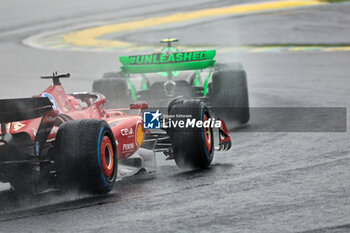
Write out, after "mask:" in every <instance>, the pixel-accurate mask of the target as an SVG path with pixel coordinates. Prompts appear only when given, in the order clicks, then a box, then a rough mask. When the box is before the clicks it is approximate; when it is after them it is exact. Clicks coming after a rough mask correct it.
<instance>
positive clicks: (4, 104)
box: [0, 74, 231, 193]
mask: <svg viewBox="0 0 350 233" xmlns="http://www.w3.org/2000/svg"><path fill="white" fill-rule="evenodd" d="M67 77H69V74H64V75H57V74H53V75H52V76H47V77H42V78H44V79H52V80H53V85H51V86H50V87H48V88H47V89H46V90H45V91H44V92H42V93H41V94H40V95H39V96H37V97H34V98H24V99H7V100H0V123H1V131H0V182H9V183H10V184H11V187H12V188H13V189H14V190H16V191H25V192H31V193H38V192H42V191H44V190H47V189H49V188H59V189H72V188H73V189H80V190H85V191H88V192H91V193H107V192H109V191H110V190H112V188H113V185H114V183H115V180H116V177H117V173H118V167H120V166H118V165H123V164H124V165H128V166H132V165H133V164H134V165H135V164H137V165H136V166H138V167H139V168H141V167H143V168H145V169H147V168H146V167H147V166H148V167H152V166H153V167H154V165H155V164H154V152H164V154H166V155H167V156H168V159H172V158H173V159H175V161H176V164H177V165H178V166H179V167H192V168H205V167H208V166H209V165H210V163H211V161H212V159H213V155H214V149H215V147H214V130H213V127H212V125H207V126H206V125H203V126H202V127H199V128H193V127H192V128H185V129H183V128H177V127H174V128H173V129H171V128H169V127H167V128H164V127H160V128H159V129H157V130H156V131H154V130H152V129H144V125H143V123H144V122H143V115H144V114H142V111H143V109H145V108H147V104H146V103H139V104H131V105H130V108H128V109H106V108H105V106H104V104H105V102H106V101H105V97H104V96H103V95H102V94H99V93H95V92H80V93H73V94H69V95H67V94H66V93H65V91H64V89H63V87H62V85H61V83H60V78H67ZM168 110H169V113H171V114H173V115H174V116H180V117H183V116H186V115H189V114H190V115H192V116H193V117H195V118H197V119H199V120H208V119H210V114H209V111H208V109H207V108H206V106H205V104H204V103H202V102H201V101H199V100H184V99H177V100H174V101H173V102H172V103H171V104H170V105H169V108H168ZM131 111H134V112H135V111H136V112H137V113H136V114H135V113H134V114H129V112H131ZM179 113H181V114H179ZM164 122H165V121H164ZM220 122H222V121H220ZM190 123H193V122H190ZM218 134H219V147H218V148H216V149H221V150H223V149H229V148H230V146H231V141H230V137H229V135H228V132H227V129H226V127H225V124H224V123H223V122H222V125H221V126H220V128H219V129H218ZM185 143H186V145H185ZM152 160H153V161H152ZM130 161H134V162H130ZM135 161H136V162H135Z"/></svg>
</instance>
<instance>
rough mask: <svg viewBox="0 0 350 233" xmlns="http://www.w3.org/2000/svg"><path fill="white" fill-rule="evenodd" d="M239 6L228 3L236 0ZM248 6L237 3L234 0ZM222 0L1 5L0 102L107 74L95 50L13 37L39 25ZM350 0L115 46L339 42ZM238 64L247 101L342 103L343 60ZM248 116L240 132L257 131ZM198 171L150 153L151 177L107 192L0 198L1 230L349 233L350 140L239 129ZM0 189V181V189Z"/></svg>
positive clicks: (158, 33)
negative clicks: (53, 78)
mask: <svg viewBox="0 0 350 233" xmlns="http://www.w3.org/2000/svg"><path fill="white" fill-rule="evenodd" d="M240 2H243V1H235V3H237V4H238V3H240ZM244 2H247V1H244ZM232 4H233V3H232V1H214V0H207V1H199V0H196V1H182V0H179V1H152V4H149V3H146V2H144V1H140V0H129V1H118V2H117V1H114V0H113V1H112V0H109V1H107V0H104V1H91V0H88V1H86V0H84V1H82V0H77V1H67V0H62V1H50V2H47V1H44V0H36V1H25V0H22V1H11V0H3V1H2V3H1V5H2V7H1V9H0V30H1V33H0V52H1V58H0V71H1V85H0V97H1V98H9V97H25V96H31V95H33V94H36V93H39V92H40V91H42V90H43V89H44V88H46V86H47V85H48V84H49V82H48V81H42V80H39V78H38V77H39V76H40V75H43V74H49V73H52V71H54V70H58V71H61V72H70V73H71V74H72V79H70V80H65V81H64V86H65V87H66V90H67V91H84V90H90V88H91V83H92V80H94V79H96V78H99V77H100V76H101V75H102V73H103V72H105V71H109V70H117V69H118V67H119V64H118V62H117V56H118V55H121V54H116V53H103V52H98V53H94V52H73V51H50V50H39V49H34V48H30V47H27V46H24V45H23V44H22V41H23V39H25V38H27V37H29V36H32V35H35V34H37V33H41V32H44V31H47V30H54V29H57V28H63V27H70V26H74V25H78V24H86V23H94V22H104V21H106V22H109V21H113V22H116V21H117V22H118V21H128V20H132V19H140V18H144V17H153V16H157V15H166V14H172V13H174V12H181V11H189V10H193V9H202V8H210V7H220V6H225V5H232ZM349 10H350V4H348V3H341V4H334V5H327V6H320V7H312V8H307V9H295V10H289V11H282V12H271V13H263V14H254V15H249V16H241V17H222V18H216V19H213V20H210V21H207V22H201V23H195V24H190V23H189V24H185V25H179V26H177V27H176V26H174V25H173V26H172V27H171V29H169V30H166V28H164V27H163V28H158V29H154V30H152V31H141V32H138V31H135V32H133V33H129V34H124V35H123V40H124V41H130V42H133V43H153V42H154V41H158V40H159V39H161V38H163V37H168V36H176V37H179V38H180V39H181V41H182V42H183V43H185V44H196V43H208V44H210V43H213V41H215V44H220V45H223V46H226V45H227V46H228V45H232V44H235V45H240V44H245V43H348V42H349V36H350V35H349V30H347V28H348V26H347V25H349V23H350V16H349V14H348V12H349ZM217 60H218V61H221V62H223V61H241V62H242V63H243V65H244V67H245V68H246V71H247V74H248V82H249V88H250V99H251V105H252V106H258V107H348V106H349V103H350V95H349V85H350V79H349V76H350V53H349V52H330V53H326V52H302V53H278V52H277V53H259V54H255V53H249V54H236V53H227V52H226V53H221V54H218V55H217ZM257 124H258V123H256V122H254V116H253V121H252V122H251V124H250V127H256V126H257ZM232 139H233V148H232V149H231V150H230V151H229V152H226V153H217V154H216V158H215V160H214V163H213V166H212V167H211V168H210V169H207V170H204V171H180V170H178V169H177V168H176V166H175V164H174V162H172V161H170V162H169V161H164V159H163V157H162V155H159V159H158V164H159V170H158V171H157V172H156V173H153V174H144V175H137V176H134V177H131V178H127V179H124V180H122V181H120V182H118V183H117V185H116V187H115V189H114V191H113V192H112V193H111V194H109V195H107V196H102V197H101V196H98V197H87V196H79V195H77V194H75V193H68V194H67V193H66V194H60V193H50V194H43V195H40V196H38V197H34V198H29V197H22V196H13V194H12V193H10V192H9V191H6V190H5V191H2V192H1V193H0V232H47V231H53V232H96V231H101V232H141V231H143V232H168V231H169V232H172V231H179V232H190V231H191V232H299V231H318V232H347V231H350V219H349V216H350V182H349V180H350V172H349V165H350V151H349V146H348V142H349V141H350V135H349V133H245V132H244V130H242V131H240V132H237V133H234V134H233V136H232ZM0 186H2V187H6V186H5V185H0Z"/></svg>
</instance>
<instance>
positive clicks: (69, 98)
mask: <svg viewBox="0 0 350 233" xmlns="http://www.w3.org/2000/svg"><path fill="white" fill-rule="evenodd" d="M40 96H42V97H48V98H49V99H50V100H51V102H52V103H53V108H54V109H55V110H54V111H51V112H48V113H46V114H45V115H44V116H43V118H35V119H30V120H25V121H20V122H12V123H9V124H8V125H7V128H8V132H9V133H11V134H17V133H23V132H25V133H27V134H29V136H30V137H31V140H32V141H33V142H34V140H35V136H36V134H37V131H38V128H39V125H40V122H41V121H50V119H51V118H53V119H55V118H56V116H57V115H58V119H60V120H61V121H62V122H64V121H67V120H79V119H101V120H105V121H106V122H107V123H108V124H109V126H110V127H111V129H112V131H113V134H114V138H115V140H116V145H117V155H118V158H119V159H124V158H127V157H129V156H131V155H132V154H133V153H135V151H136V150H137V149H138V148H139V147H140V145H141V144H142V141H143V138H144V129H143V122H142V117H141V116H140V115H129V114H126V113H125V112H124V111H123V110H125V109H119V110H118V109H108V110H107V109H105V107H104V104H105V102H106V99H105V97H104V96H103V95H101V94H98V93H75V94H72V95H67V94H66V93H65V91H64V89H63V87H62V86H61V85H52V86H50V87H49V88H47V89H46V90H45V91H44V92H42V93H41V94H40ZM77 96H87V97H91V98H86V100H85V102H82V101H78V100H79V98H78V97H77ZM76 97H77V98H76ZM57 131H58V126H54V127H53V129H52V130H51V132H50V135H49V137H48V139H47V141H48V142H49V141H53V140H54V139H55V137H56V133H57Z"/></svg>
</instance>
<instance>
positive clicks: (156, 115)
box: [143, 109, 162, 129]
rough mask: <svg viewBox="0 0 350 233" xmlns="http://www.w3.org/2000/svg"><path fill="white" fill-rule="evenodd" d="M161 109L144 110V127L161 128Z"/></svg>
mask: <svg viewBox="0 0 350 233" xmlns="http://www.w3.org/2000/svg"><path fill="white" fill-rule="evenodd" d="M161 115H162V113H160V112H159V109H158V110H157V111H156V112H146V111H145V112H143V127H144V128H145V129H160V116H161Z"/></svg>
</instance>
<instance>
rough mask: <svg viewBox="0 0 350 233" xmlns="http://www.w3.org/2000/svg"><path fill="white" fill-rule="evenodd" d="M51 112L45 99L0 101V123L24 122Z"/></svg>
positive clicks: (47, 100) (48, 102)
mask: <svg viewBox="0 0 350 233" xmlns="http://www.w3.org/2000/svg"><path fill="white" fill-rule="evenodd" d="M51 110H52V103H51V101H50V100H49V98H47V97H36V98H23V99H5V100H0V123H7V122H13V121H24V120H28V119H32V118H37V117H41V116H43V115H44V114H45V113H46V112H48V111H51Z"/></svg>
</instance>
